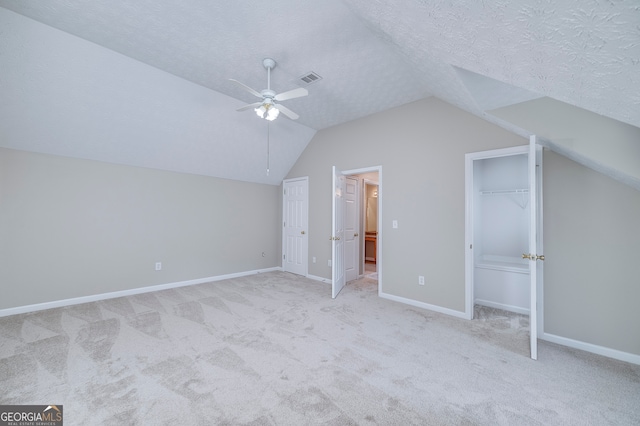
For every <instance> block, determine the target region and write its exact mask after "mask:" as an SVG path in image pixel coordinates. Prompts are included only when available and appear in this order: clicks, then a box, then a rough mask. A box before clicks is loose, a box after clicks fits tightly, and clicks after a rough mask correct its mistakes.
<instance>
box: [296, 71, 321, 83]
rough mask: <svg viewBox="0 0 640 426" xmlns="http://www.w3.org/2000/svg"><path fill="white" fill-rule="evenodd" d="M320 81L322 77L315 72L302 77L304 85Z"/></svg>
mask: <svg viewBox="0 0 640 426" xmlns="http://www.w3.org/2000/svg"><path fill="white" fill-rule="evenodd" d="M319 80H322V77H320V76H319V75H318V74H316V73H315V72H313V71H309V72H308V73H306V74H304V75H303V76H302V77H300V81H302V82H303V83H304V84H312V83H315V82H316V81H319Z"/></svg>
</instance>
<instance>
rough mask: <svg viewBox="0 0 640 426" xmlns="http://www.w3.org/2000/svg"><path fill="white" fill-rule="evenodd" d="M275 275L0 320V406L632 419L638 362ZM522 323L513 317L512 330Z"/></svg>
mask: <svg viewBox="0 0 640 426" xmlns="http://www.w3.org/2000/svg"><path fill="white" fill-rule="evenodd" d="M477 312H478V316H479V318H480V319H479V320H474V321H465V320H461V319H457V318H452V317H449V316H446V315H441V314H438V313H434V312H430V311H425V310H421V309H418V308H413V307H410V306H407V305H403V304H399V303H395V302H392V301H388V300H384V299H380V298H378V297H377V287H376V285H375V282H374V281H372V280H369V279H362V280H358V281H355V282H352V283H350V284H348V285H347V286H346V287H345V288H344V289H343V291H342V292H341V293H340V295H339V296H338V298H337V299H335V300H332V299H331V297H330V288H329V287H328V286H327V285H326V284H323V283H319V282H316V281H312V280H309V279H306V278H302V277H298V276H295V275H291V274H288V273H284V272H271V273H266V274H257V275H253V276H249V277H243V278H237V279H232V280H226V281H219V282H214V283H208V284H202V285H197V286H191V287H182V288H179V289H173V290H166V291H160V292H154V293H146V294H141V295H137V296H131V297H124V298H118V299H111V300H105V301H101V302H95V303H87V304H82V305H76V306H69V307H65V308H58V309H51V310H47V311H41V312H36V313H31V314H24V315H15V316H11V317H5V318H0V344H1V345H0V389H1V391H0V404H62V405H64V413H65V424H66V425H92V424H113V425H133V424H137V425H156V424H158V425H159V424H167V425H176V424H180V425H213V424H216V425H225V424H234V425H235V424H245V425H302V424H328V425H350V424H361V425H369V424H371V425H374V424H378V425H409V424H420V425H447V424H450V425H475V424H483V425H501V424H505V425H609V424H611V425H638V424H640V366H636V365H631V364H627V363H624V362H620V361H615V360H611V359H607V358H603V357H600V356H597V355H593V354H588V353H584V352H581V351H577V350H572V349H569V348H565V347H561V346H557V345H553V344H549V343H545V342H540V345H539V346H540V347H539V360H538V361H532V360H530V359H529V358H528V356H527V352H528V343H527V330H526V326H527V324H526V317H524V318H519V317H518V316H510V315H504V316H503V318H496V316H495V313H491V315H489V314H490V312H488V311H486V310H484V308H479V311H477ZM522 321H525V322H524V323H523V322H522Z"/></svg>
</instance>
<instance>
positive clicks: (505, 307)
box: [474, 299, 529, 315]
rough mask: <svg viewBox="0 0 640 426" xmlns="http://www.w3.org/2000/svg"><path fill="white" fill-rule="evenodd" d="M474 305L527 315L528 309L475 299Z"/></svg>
mask: <svg viewBox="0 0 640 426" xmlns="http://www.w3.org/2000/svg"><path fill="white" fill-rule="evenodd" d="M474 303H475V304H476V305H482V306H487V307H489V308H494V309H500V310H503V311H509V312H515V313H516V314H522V315H529V309H525V308H521V307H519V306H513V305H506V304H504V303H496V302H492V301H490V300H484V299H476V300H475V302H474Z"/></svg>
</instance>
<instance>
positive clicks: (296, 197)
mask: <svg viewBox="0 0 640 426" xmlns="http://www.w3.org/2000/svg"><path fill="white" fill-rule="evenodd" d="M308 194H309V179H308V178H302V179H289V180H285V181H284V182H283V194H282V226H283V233H282V269H283V270H284V271H286V272H292V273H294V274H299V275H304V276H306V275H307V268H308V262H307V253H308V250H309V249H308V244H309V239H308V234H307V231H308V222H309V217H308V205H309V198H308Z"/></svg>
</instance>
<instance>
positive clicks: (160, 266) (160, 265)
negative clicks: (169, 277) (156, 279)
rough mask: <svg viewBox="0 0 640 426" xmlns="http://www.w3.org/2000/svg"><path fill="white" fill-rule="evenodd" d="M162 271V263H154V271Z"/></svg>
mask: <svg viewBox="0 0 640 426" xmlns="http://www.w3.org/2000/svg"><path fill="white" fill-rule="evenodd" d="M161 270H162V262H156V271H161Z"/></svg>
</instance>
